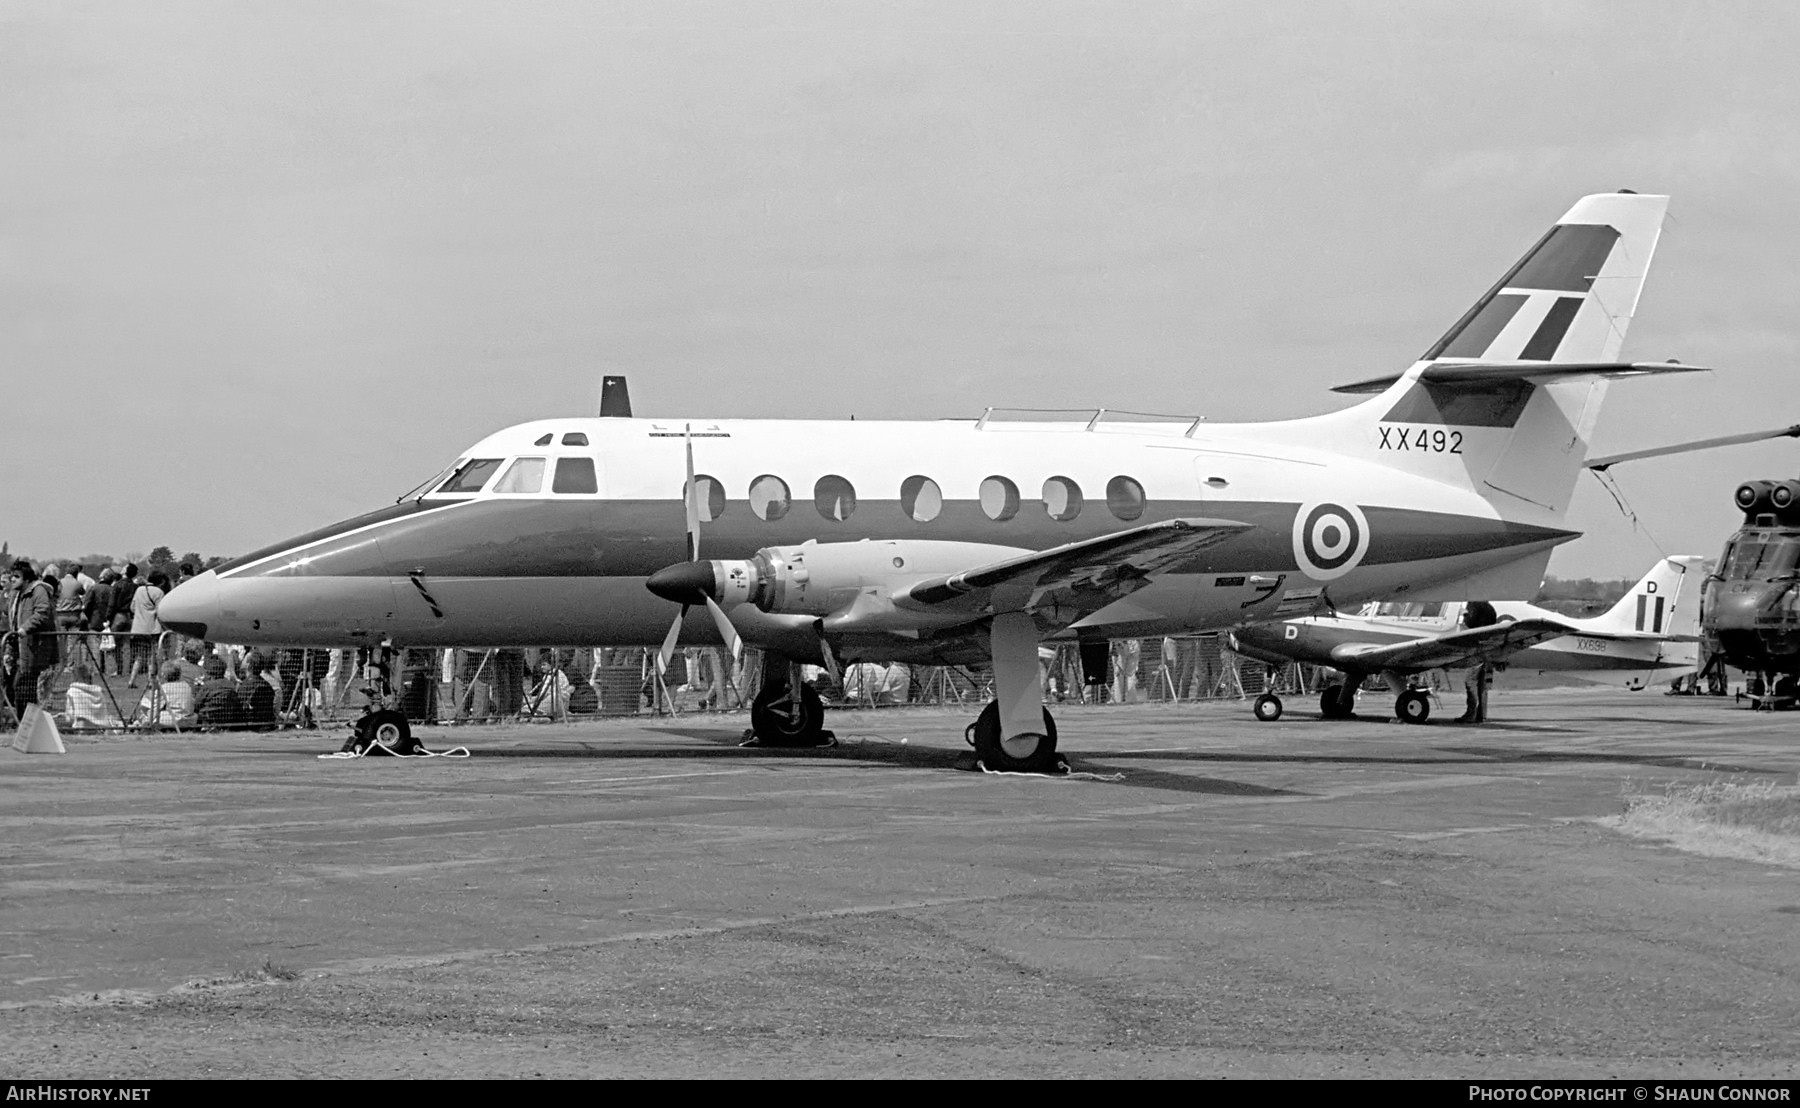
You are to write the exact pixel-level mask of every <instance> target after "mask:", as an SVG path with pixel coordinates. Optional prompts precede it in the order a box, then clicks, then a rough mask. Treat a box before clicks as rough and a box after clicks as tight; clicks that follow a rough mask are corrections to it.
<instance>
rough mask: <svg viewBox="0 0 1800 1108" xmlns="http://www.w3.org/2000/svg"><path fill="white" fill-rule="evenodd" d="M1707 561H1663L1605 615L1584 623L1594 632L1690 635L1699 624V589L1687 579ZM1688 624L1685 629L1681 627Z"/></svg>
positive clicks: (1681, 557) (1688, 556) (1692, 557)
mask: <svg viewBox="0 0 1800 1108" xmlns="http://www.w3.org/2000/svg"><path fill="white" fill-rule="evenodd" d="M1703 561H1705V559H1703V558H1701V557H1699V556H1698V555H1693V554H1680V555H1675V556H1673V557H1668V558H1664V559H1663V560H1662V561H1660V562H1657V563H1656V564H1655V565H1654V566H1651V567H1650V572H1649V573H1646V574H1644V576H1643V578H1642V579H1641V580H1639V581H1638V583H1637V584H1635V585H1633V586H1632V587H1631V590H1630V591H1629V592H1627V593H1626V594H1625V595H1624V596H1623V597H1622V598H1620V600H1619V602H1618V603H1617V604H1614V605H1613V606H1612V607H1611V608H1610V609H1608V610H1607V612H1606V613H1605V614H1604V615H1599V616H1595V617H1594V618H1593V619H1591V620H1583V621H1582V624H1583V626H1585V627H1588V628H1592V629H1593V630H1595V631H1606V632H1619V631H1638V632H1643V633H1645V634H1650V635H1691V634H1693V633H1694V626H1695V624H1696V623H1697V622H1698V617H1699V609H1700V588H1699V585H1698V583H1697V582H1690V581H1689V580H1688V578H1689V577H1690V576H1695V575H1697V573H1698V567H1699V566H1700V564H1701V563H1702V562H1703ZM1683 624H1685V625H1686V626H1685V627H1684V626H1682V625H1683Z"/></svg>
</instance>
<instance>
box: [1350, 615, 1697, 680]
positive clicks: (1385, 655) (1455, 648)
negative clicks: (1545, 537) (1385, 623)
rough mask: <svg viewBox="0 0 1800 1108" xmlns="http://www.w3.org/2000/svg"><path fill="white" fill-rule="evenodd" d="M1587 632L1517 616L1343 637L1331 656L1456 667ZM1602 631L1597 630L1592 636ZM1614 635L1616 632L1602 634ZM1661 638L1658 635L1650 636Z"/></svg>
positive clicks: (1377, 663) (1374, 666) (1370, 664)
mask: <svg viewBox="0 0 1800 1108" xmlns="http://www.w3.org/2000/svg"><path fill="white" fill-rule="evenodd" d="M1580 634H1585V632H1583V631H1582V630H1581V629H1580V628H1579V627H1575V626H1573V625H1571V624H1567V623H1562V622H1559V621H1557V620H1553V619H1518V620H1507V621H1505V622H1502V623H1494V624H1489V625H1488V626H1486V627H1475V628H1469V629H1465V630H1461V631H1448V632H1445V633H1444V634H1442V635H1431V636H1429V637H1426V638H1422V639H1413V640H1410V641H1408V642H1398V643H1380V644H1376V643H1355V642H1351V643H1341V644H1339V645H1337V646H1334V647H1332V649H1331V657H1332V661H1333V662H1335V663H1337V664H1339V665H1342V666H1344V667H1346V668H1352V669H1358V670H1366V671H1369V672H1375V671H1378V670H1387V669H1395V670H1401V671H1403V672H1417V671H1419V670H1427V669H1442V668H1445V667H1450V668H1456V667H1461V666H1467V665H1473V664H1475V663H1477V662H1499V661H1504V660H1505V658H1506V657H1507V655H1509V654H1516V653H1518V652H1519V651H1521V650H1525V649H1527V648H1528V647H1533V646H1536V645H1538V644H1539V643H1542V642H1548V641H1549V640H1551V639H1560V638H1562V637H1563V636H1564V635H1580ZM1596 637H1600V636H1596ZM1604 637H1606V638H1616V637H1618V636H1611V635H1609V636H1604ZM1650 637H1652V638H1661V637H1662V636H1650Z"/></svg>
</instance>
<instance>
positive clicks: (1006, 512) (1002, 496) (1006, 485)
mask: <svg viewBox="0 0 1800 1108" xmlns="http://www.w3.org/2000/svg"><path fill="white" fill-rule="evenodd" d="M981 510H982V512H983V513H985V514H986V515H987V517H988V518H989V519H992V520H1007V519H1011V518H1012V517H1014V516H1016V515H1018V514H1019V486H1017V485H1015V484H1013V483H1012V482H1011V481H1008V480H1007V479H1006V478H1004V477H1001V476H999V475H997V474H996V475H995V476H993V477H989V478H988V479H987V480H985V481H983V482H982V483H981Z"/></svg>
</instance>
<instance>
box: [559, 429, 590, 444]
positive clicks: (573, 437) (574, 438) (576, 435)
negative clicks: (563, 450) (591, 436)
mask: <svg viewBox="0 0 1800 1108" xmlns="http://www.w3.org/2000/svg"><path fill="white" fill-rule="evenodd" d="M587 444H588V441H587V434H586V433H585V432H582V431H570V432H569V433H568V434H566V435H564V436H563V445H564V446H586V445H587Z"/></svg>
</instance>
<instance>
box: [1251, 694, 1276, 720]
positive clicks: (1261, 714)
mask: <svg viewBox="0 0 1800 1108" xmlns="http://www.w3.org/2000/svg"><path fill="white" fill-rule="evenodd" d="M1250 711H1251V712H1252V713H1253V714H1254V715H1255V716H1256V718H1257V719H1259V720H1261V721H1263V722H1264V723H1273V722H1275V721H1276V720H1278V719H1280V718H1281V698H1280V697H1279V696H1276V695H1275V694H1274V693H1269V692H1266V693H1263V694H1262V695H1261V696H1259V697H1257V698H1256V703H1254V704H1252V705H1250Z"/></svg>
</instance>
